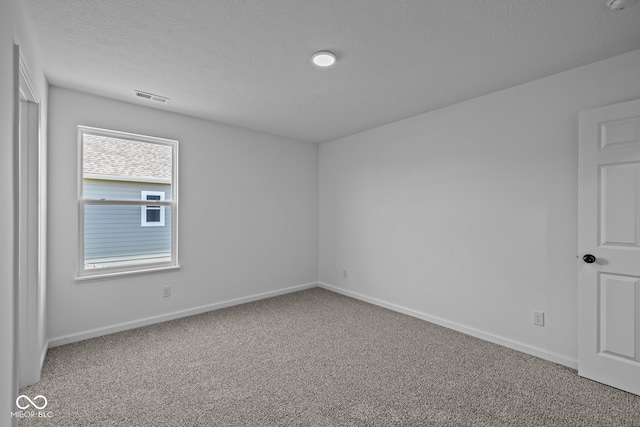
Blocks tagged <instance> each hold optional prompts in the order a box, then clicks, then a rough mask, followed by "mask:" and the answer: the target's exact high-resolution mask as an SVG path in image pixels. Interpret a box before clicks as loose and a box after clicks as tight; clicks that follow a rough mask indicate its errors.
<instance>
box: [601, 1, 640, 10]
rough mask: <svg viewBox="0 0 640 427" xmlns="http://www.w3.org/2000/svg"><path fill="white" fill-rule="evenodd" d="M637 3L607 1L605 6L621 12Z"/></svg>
mask: <svg viewBox="0 0 640 427" xmlns="http://www.w3.org/2000/svg"><path fill="white" fill-rule="evenodd" d="M636 3H638V0H607V6H608V7H609V9H611V10H622V9H626V8H628V7H631V6H633V5H634V4H636Z"/></svg>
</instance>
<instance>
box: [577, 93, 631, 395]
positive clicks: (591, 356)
mask: <svg viewBox="0 0 640 427" xmlns="http://www.w3.org/2000/svg"><path fill="white" fill-rule="evenodd" d="M579 131H580V133H579V141H580V142H579V204H578V207H579V219H578V224H579V234H578V235H579V243H578V249H579V255H578V257H579V284H578V285H579V289H578V299H579V308H578V312H579V320H578V327H579V339H578V373H579V374H580V375H581V376H583V377H586V378H590V379H592V380H595V381H599V382H602V383H605V384H608V385H610V386H613V387H616V388H619V389H622V390H625V391H628V392H631V393H634V394H638V395H640V100H636V101H630V102H625V103H621V104H615V105H610V106H606V107H602V108H595V109H592V110H588V111H583V112H581V113H580V129H579ZM587 254H590V255H594V256H595V262H592V263H588V262H587V261H589V260H588V259H587V261H585V259H584V257H585V255H587Z"/></svg>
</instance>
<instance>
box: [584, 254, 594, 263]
mask: <svg viewBox="0 0 640 427" xmlns="http://www.w3.org/2000/svg"><path fill="white" fill-rule="evenodd" d="M582 260H583V261H584V262H586V263H587V264H593V263H594V262H596V257H595V256H593V255H591V254H586V255H585V256H583V257H582Z"/></svg>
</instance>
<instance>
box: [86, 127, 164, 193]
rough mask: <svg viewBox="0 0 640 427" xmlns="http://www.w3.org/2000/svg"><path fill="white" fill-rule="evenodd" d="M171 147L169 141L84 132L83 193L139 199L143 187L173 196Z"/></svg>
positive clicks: (143, 189)
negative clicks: (159, 142) (152, 140)
mask: <svg viewBox="0 0 640 427" xmlns="http://www.w3.org/2000/svg"><path fill="white" fill-rule="evenodd" d="M172 150H173V148H172V147H171V146H169V145H163V144H155V143H151V142H141V141H133V140H128V139H120V138H113V137H108V136H101V135H92V134H89V133H84V134H83V136H82V178H83V183H82V184H83V194H82V197H84V198H86V199H139V198H140V192H141V191H164V193H165V200H170V198H171V184H172V183H171V176H172V167H173V164H172ZM150 197H153V196H150ZM149 200H161V199H159V198H150V199H149Z"/></svg>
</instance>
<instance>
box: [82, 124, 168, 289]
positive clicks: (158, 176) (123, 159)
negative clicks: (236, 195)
mask: <svg viewBox="0 0 640 427" xmlns="http://www.w3.org/2000/svg"><path fill="white" fill-rule="evenodd" d="M78 146H79V156H78V157H79V162H80V166H79V171H80V173H79V180H78V182H79V184H78V218H79V221H78V230H79V232H78V247H79V250H78V279H80V280H82V279H87V278H95V277H104V276H114V275H115V276H117V275H123V274H132V273H140V272H145V271H156V270H161V269H172V268H178V249H177V248H178V245H177V242H178V182H177V178H178V171H177V167H178V161H177V160H178V142H177V141H174V140H170V139H163V138H156V137H150V136H143V135H134V134H130V133H125V132H117V131H110V130H105V129H97V128H90V127H86V126H78ZM151 201H152V204H150V202H151Z"/></svg>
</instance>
